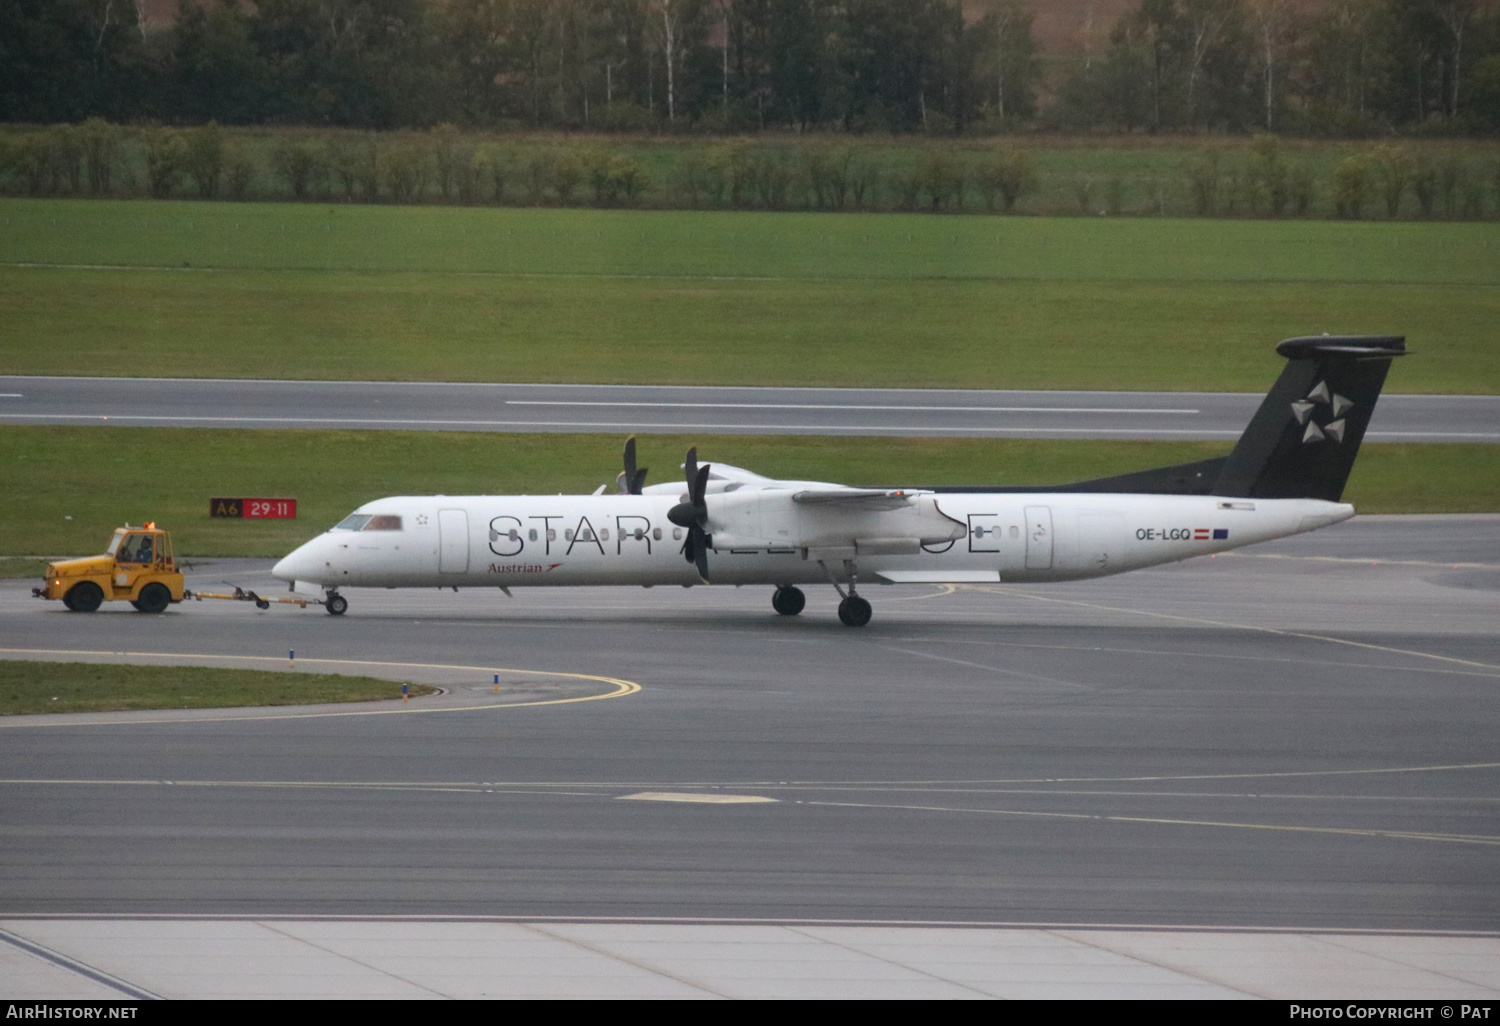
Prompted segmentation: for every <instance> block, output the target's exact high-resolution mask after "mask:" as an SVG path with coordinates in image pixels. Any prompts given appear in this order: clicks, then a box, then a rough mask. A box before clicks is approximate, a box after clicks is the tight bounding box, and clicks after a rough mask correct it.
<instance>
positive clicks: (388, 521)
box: [360, 514, 401, 531]
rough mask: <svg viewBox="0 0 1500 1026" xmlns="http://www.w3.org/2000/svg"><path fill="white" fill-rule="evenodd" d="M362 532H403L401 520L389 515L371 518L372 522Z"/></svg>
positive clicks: (362, 528)
mask: <svg viewBox="0 0 1500 1026" xmlns="http://www.w3.org/2000/svg"><path fill="white" fill-rule="evenodd" d="M360 530H361V531H399V530H401V518H400V517H393V516H390V515H389V514H380V515H379V516H373V517H371V518H370V522H369V523H368V524H366V525H365V526H364V527H361V528H360Z"/></svg>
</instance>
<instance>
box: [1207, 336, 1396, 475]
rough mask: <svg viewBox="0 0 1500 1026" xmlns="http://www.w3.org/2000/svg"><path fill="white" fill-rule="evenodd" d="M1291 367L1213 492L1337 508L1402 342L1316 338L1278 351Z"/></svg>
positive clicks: (1295, 340)
mask: <svg viewBox="0 0 1500 1026" xmlns="http://www.w3.org/2000/svg"><path fill="white" fill-rule="evenodd" d="M1276 351H1277V352H1278V353H1280V354H1281V355H1282V356H1284V357H1286V358H1287V365H1286V369H1285V370H1283V371H1282V372H1281V377H1280V378H1278V379H1276V384H1275V385H1274V386H1272V388H1271V391H1270V392H1269V393H1268V394H1267V395H1266V398H1265V401H1264V402H1262V403H1261V405H1260V409H1259V410H1258V411H1257V412H1256V414H1255V416H1254V418H1253V419H1251V421H1250V426H1249V427H1247V428H1246V429H1245V433H1244V434H1243V435H1241V436H1240V440H1239V443H1238V444H1237V445H1235V447H1234V451H1233V452H1231V453H1230V454H1229V457H1228V459H1227V460H1226V461H1225V463H1224V467H1223V469H1222V470H1221V471H1220V472H1219V476H1218V480H1217V481H1216V482H1215V483H1214V486H1213V488H1212V490H1211V491H1210V494H1212V495H1224V496H1230V497H1244V498H1252V499H1326V500H1327V501H1329V502H1338V501H1339V499H1340V497H1341V496H1343V494H1344V484H1345V482H1347V481H1348V480H1349V470H1350V468H1351V467H1353V466H1354V457H1355V455H1356V454H1357V453H1358V452H1359V443H1360V441H1361V440H1362V439H1363V438H1364V436H1365V428H1366V427H1368V426H1369V423H1370V414H1371V413H1373V412H1374V410H1375V400H1376V399H1377V398H1379V396H1380V388H1381V386H1382V385H1384V384H1385V375H1386V372H1387V371H1388V370H1390V367H1391V360H1392V359H1393V358H1395V357H1397V356H1404V355H1405V354H1406V339H1405V338H1404V337H1398V336H1385V335H1379V336H1349V335H1345V336H1339V335H1313V336H1309V337H1306V338H1289V339H1287V340H1286V341H1285V342H1282V343H1281V344H1280V345H1278V346H1277V347H1276Z"/></svg>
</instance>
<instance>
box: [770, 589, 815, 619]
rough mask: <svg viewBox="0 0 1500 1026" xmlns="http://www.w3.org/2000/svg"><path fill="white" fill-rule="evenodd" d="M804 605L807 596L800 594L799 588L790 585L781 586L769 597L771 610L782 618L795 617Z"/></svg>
mask: <svg viewBox="0 0 1500 1026" xmlns="http://www.w3.org/2000/svg"><path fill="white" fill-rule="evenodd" d="M805 605H807V596H806V595H804V594H802V589H801V588H794V587H792V586H791V585H790V584H783V585H782V586H781V587H779V588H777V589H776V593H775V594H774V595H772V596H771V608H772V609H774V610H776V612H778V613H780V614H781V615H782V616H796V615H797V614H798V613H800V612H802V607H803V606H805Z"/></svg>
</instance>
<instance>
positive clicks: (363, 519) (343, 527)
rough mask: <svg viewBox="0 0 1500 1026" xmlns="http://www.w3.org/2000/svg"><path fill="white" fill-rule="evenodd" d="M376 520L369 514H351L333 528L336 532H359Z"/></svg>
mask: <svg viewBox="0 0 1500 1026" xmlns="http://www.w3.org/2000/svg"><path fill="white" fill-rule="evenodd" d="M373 519H375V518H374V517H372V516H370V515H369V514H368V513H350V514H349V515H348V516H347V517H345V518H344V519H343V520H340V521H339V522H338V523H337V524H335V525H334V526H333V529H334V530H335V531H358V530H360V529H361V528H363V527H364V526H365V525H366V524H368V523H369V522H370V521H371V520H373Z"/></svg>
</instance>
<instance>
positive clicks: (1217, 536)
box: [1214, 527, 1229, 541]
mask: <svg viewBox="0 0 1500 1026" xmlns="http://www.w3.org/2000/svg"><path fill="white" fill-rule="evenodd" d="M1228 540H1229V528H1227V527H1216V528H1214V541H1228Z"/></svg>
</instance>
